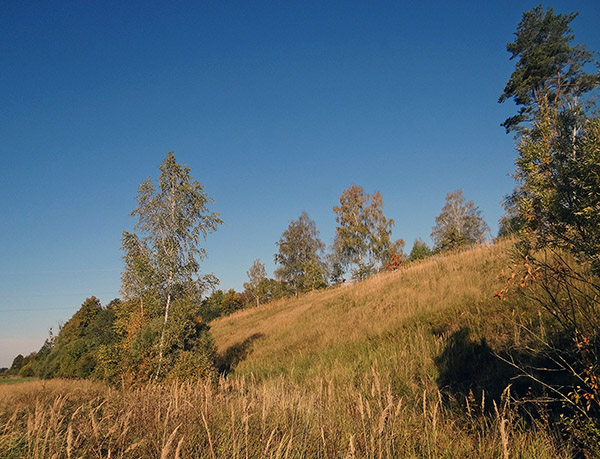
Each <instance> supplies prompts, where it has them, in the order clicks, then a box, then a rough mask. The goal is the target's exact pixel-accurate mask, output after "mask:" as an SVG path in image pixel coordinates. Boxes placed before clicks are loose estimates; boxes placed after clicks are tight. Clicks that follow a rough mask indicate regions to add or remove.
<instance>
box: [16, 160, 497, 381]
mask: <svg viewBox="0 0 600 459" xmlns="http://www.w3.org/2000/svg"><path fill="white" fill-rule="evenodd" d="M159 171H160V174H159V176H158V182H157V185H155V184H154V183H153V182H152V180H151V179H150V178H148V179H147V180H145V181H143V182H142V183H141V184H140V186H139V188H138V195H137V206H136V207H135V209H134V210H133V211H132V213H131V215H132V216H133V217H136V218H137V222H136V224H135V225H134V231H133V232H129V231H124V232H123V235H122V247H121V248H122V250H123V252H124V255H123V261H124V271H123V273H122V276H121V290H120V293H121V295H122V297H121V298H120V299H115V300H113V301H111V302H110V303H109V304H108V305H106V306H102V305H101V304H100V301H99V300H98V299H97V298H95V297H90V298H88V299H86V300H85V302H84V303H83V304H82V306H81V308H80V309H79V310H78V311H77V312H76V313H75V314H74V315H73V317H72V318H71V319H70V320H69V321H67V322H66V323H65V324H64V326H62V327H61V329H60V331H59V333H58V335H57V336H54V335H52V334H51V335H50V337H49V338H48V339H47V340H46V342H45V343H44V345H43V346H42V348H41V349H40V350H39V351H38V352H37V353H33V354H31V355H29V356H26V357H23V356H22V355H19V356H17V357H16V358H15V359H14V361H13V365H12V366H11V368H10V369H9V371H8V373H9V374H20V375H23V376H38V377H42V378H53V377H66V378H88V377H92V378H96V379H101V380H106V381H109V382H113V383H116V382H118V381H119V380H123V379H129V380H131V381H134V380H135V381H162V380H167V379H172V378H176V379H182V378H183V379H185V378H194V377H206V376H210V375H211V374H214V368H215V356H216V352H215V348H214V344H213V342H212V338H211V336H210V332H209V328H210V327H209V325H208V324H209V322H210V321H211V320H214V319H215V318H217V317H221V316H225V315H229V314H231V313H233V312H235V311H237V310H240V309H244V308H248V307H253V306H259V305H261V304H264V303H267V302H269V301H272V300H276V299H281V298H284V297H288V296H298V295H300V294H303V293H306V292H308V291H311V290H317V289H322V288H326V287H329V286H333V285H337V284H340V283H343V282H344V281H345V279H346V277H348V278H351V279H354V280H363V279H365V278H367V277H369V276H371V275H373V274H375V273H377V272H380V271H382V270H395V269H398V267H400V266H401V265H402V264H403V263H409V262H413V261H416V260H420V259H423V258H426V257H428V256H430V255H432V254H434V253H439V252H444V251H448V250H454V249H458V248H460V247H462V246H466V245H469V244H474V243H479V242H482V241H483V240H484V239H485V234H486V231H488V227H487V225H486V223H485V222H484V221H483V219H482V218H481V213H480V211H479V210H478V208H477V207H476V206H475V205H474V204H473V202H472V201H469V202H466V201H465V199H464V197H463V195H462V191H461V190H458V191H455V192H453V193H449V194H448V195H447V197H446V201H447V202H446V205H445V206H444V208H443V209H442V211H441V213H440V215H439V216H438V217H437V218H436V225H435V226H434V228H433V233H432V238H433V240H434V243H435V245H434V248H433V249H430V248H429V246H428V245H427V244H426V243H425V242H423V241H422V240H421V239H417V240H416V241H415V244H414V246H413V248H412V250H411V252H410V254H409V255H405V254H404V253H403V249H404V245H405V244H404V241H403V240H402V239H398V240H395V241H394V240H392V227H393V226H394V220H393V219H389V218H387V217H386V216H385V215H384V212H383V210H384V205H383V199H382V196H381V194H380V193H379V192H375V193H373V194H372V195H371V194H368V193H366V192H365V191H364V189H363V188H362V187H360V186H358V185H351V186H350V187H349V188H348V189H346V190H344V191H343V192H342V194H341V196H340V198H339V204H338V205H336V206H335V207H333V212H334V214H335V217H336V222H337V227H336V233H335V238H334V241H333V244H332V246H331V248H330V250H329V251H328V252H327V253H326V250H325V244H324V243H323V242H322V241H321V239H320V238H319V231H318V230H317V227H316V224H315V222H314V221H313V220H312V219H311V218H310V217H309V215H308V214H307V213H306V212H303V213H302V214H301V215H300V216H299V217H298V219H296V220H292V221H291V222H290V223H289V225H288V227H287V229H286V230H285V231H283V233H282V235H281V238H280V239H279V241H277V242H276V246H277V248H278V251H277V253H276V254H274V261H275V263H276V265H277V268H276V270H275V272H274V277H273V278H269V277H267V273H266V270H265V266H264V265H263V264H262V263H261V262H260V260H255V261H254V263H253V264H252V266H251V267H250V269H249V270H248V272H247V276H248V281H247V282H246V283H244V291H242V292H236V291H235V290H234V289H229V290H228V291H223V290H220V289H217V288H216V286H217V285H218V283H219V281H218V279H217V278H216V277H215V276H214V275H212V274H202V273H201V272H200V262H201V260H202V259H203V258H205V257H206V255H207V254H206V251H205V249H204V248H203V247H202V241H203V240H204V238H206V237H207V236H208V234H210V233H212V232H213V231H215V230H216V229H217V228H218V226H219V225H220V224H222V220H221V218H220V217H219V215H218V214H217V213H215V212H213V211H211V210H210V209H209V205H210V204H211V203H212V200H211V199H210V198H209V197H208V196H207V194H206V193H205V191H204V188H203V186H202V185H201V184H200V183H199V182H198V181H196V180H194V179H193V177H192V176H191V170H190V169H189V168H188V167H187V166H186V165H183V164H179V163H178V162H177V160H176V158H175V155H174V154H173V153H172V152H170V153H168V154H167V156H166V158H165V159H164V161H163V162H162V163H161V164H160V165H159Z"/></svg>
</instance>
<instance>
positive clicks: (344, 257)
mask: <svg viewBox="0 0 600 459" xmlns="http://www.w3.org/2000/svg"><path fill="white" fill-rule="evenodd" d="M333 211H334V212H335V214H336V222H337V224H338V225H337V227H336V230H335V231H336V232H335V242H334V252H335V253H336V255H337V259H338V260H339V263H340V264H341V265H342V266H345V267H346V268H348V269H350V270H351V271H352V274H353V276H354V277H356V278H359V279H362V278H364V277H366V276H368V275H369V274H371V273H373V272H374V271H375V270H378V269H380V268H382V267H383V266H384V265H385V264H386V263H388V262H389V261H390V258H391V255H392V254H394V255H395V254H397V253H400V254H401V253H402V249H403V247H404V241H402V240H401V239H400V240H398V241H395V242H392V240H391V235H392V227H393V226H394V220H392V219H387V218H386V217H385V215H384V214H383V199H382V197H381V193H379V192H378V191H377V192H375V193H374V194H373V195H369V194H368V193H365V191H364V189H363V188H362V187H360V186H358V185H352V186H350V187H349V188H348V189H346V190H344V191H343V192H342V195H341V196H340V199H339V205H338V206H335V207H334V208H333ZM334 264H335V263H334Z"/></svg>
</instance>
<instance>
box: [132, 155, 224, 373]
mask: <svg viewBox="0 0 600 459" xmlns="http://www.w3.org/2000/svg"><path fill="white" fill-rule="evenodd" d="M159 170H160V175H159V177H158V186H157V187H155V186H154V184H153V183H152V180H151V179H150V178H148V179H147V180H145V181H143V182H142V183H141V184H140V186H139V189H138V196H137V207H136V208H135V209H134V210H133V212H132V213H131V215H132V216H134V217H138V222H137V223H136V225H135V227H134V229H135V230H136V231H137V234H136V235H135V237H134V236H133V235H130V234H128V233H124V235H123V241H124V247H123V248H124V250H125V251H126V255H125V257H124V258H125V261H126V272H125V274H124V276H123V291H125V292H128V291H131V290H135V289H138V290H139V289H140V288H142V287H143V284H144V282H151V283H152V285H151V287H152V288H154V289H156V290H157V291H158V292H159V293H160V294H161V297H162V298H163V299H164V318H163V324H162V330H161V334H160V343H159V358H158V368H157V371H156V378H157V379H158V377H159V376H160V371H161V365H162V361H163V352H164V342H165V331H166V328H167V324H168V321H169V307H170V305H171V300H172V296H173V293H174V288H175V287H181V286H188V285H189V286H192V287H196V288H197V287H198V285H199V284H202V283H203V279H202V278H201V277H200V275H199V268H200V264H199V262H200V260H201V259H203V258H205V257H206V250H205V249H204V248H203V247H201V245H200V244H201V242H202V241H203V239H204V238H205V237H206V236H207V235H208V234H209V233H211V232H213V231H215V230H216V229H217V227H218V225H219V224H221V223H222V220H221V219H220V218H219V215H218V214H217V213H215V212H211V211H209V209H208V205H209V204H210V203H212V200H211V199H210V198H208V197H207V195H206V193H205V192H204V187H203V186H202V185H201V184H200V183H199V182H198V181H196V180H194V179H193V178H192V177H191V175H190V169H189V168H188V167H186V166H185V165H182V164H178V163H177V161H176V159H175V155H174V154H173V153H172V152H170V153H168V154H167V156H166V158H165V159H164V161H163V162H162V164H161V165H160V166H159Z"/></svg>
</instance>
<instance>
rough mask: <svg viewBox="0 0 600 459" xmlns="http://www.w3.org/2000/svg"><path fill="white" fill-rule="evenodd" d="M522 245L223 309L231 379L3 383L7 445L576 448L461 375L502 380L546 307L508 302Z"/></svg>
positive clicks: (12, 448)
mask: <svg viewBox="0 0 600 459" xmlns="http://www.w3.org/2000/svg"><path fill="white" fill-rule="evenodd" d="M509 249H510V243H509V242H502V243H499V244H496V245H493V246H490V247H481V248H476V249H473V250H471V251H468V252H464V253H460V254H455V255H451V256H447V257H443V258H437V259H430V260H426V261H423V262H421V263H418V264H413V265H410V266H408V267H406V268H404V269H401V270H399V271H398V272H395V273H386V274H381V275H378V276H375V277H373V278H371V279H369V280H367V281H365V282H362V283H359V284H356V285H353V286H348V287H339V288H332V289H328V290H325V291H320V292H313V293H309V294H307V295H303V296H301V297H298V298H293V299H289V300H285V301H278V302H273V303H270V304H267V305H264V306H261V307H259V308H256V309H250V310H247V311H242V312H239V313H236V314H234V315H232V316H229V317H226V318H222V319H219V320H217V321H215V322H213V323H212V332H213V334H214V337H215V340H216V343H217V346H218V349H219V352H220V355H221V362H220V365H221V367H222V368H223V369H226V370H228V374H227V376H226V377H221V378H220V379H219V381H218V382H216V383H210V382H203V383H195V384H192V383H186V384H173V385H171V386H144V387H140V388H135V389H133V388H122V389H119V390H116V389H109V388H106V387H105V386H103V385H101V384H95V383H91V382H89V381H60V380H54V381H38V382H33V383H29V384H23V385H16V386H3V387H0V452H1V453H0V457H32V458H33V457H40V458H41V457H66V458H70V457H113V458H115V457H165V458H166V457H207V458H216V457H227V458H234V457H239V458H248V457H253V458H254V457H256V458H262V457H282V458H283V457H286V458H292V457H296V458H301V457H315V458H334V457H352V458H358V457H361V458H362V457H373V458H381V457H388V458H392V457H432V458H439V457H447V458H454V457H465V458H468V457H472V458H481V457H486V458H488V457H490V458H491V457H500V458H501V457H509V456H511V457H512V456H514V457H536V458H537V457H539V458H550V457H568V455H569V451H568V450H567V449H561V448H560V447H558V446H557V442H556V441H555V439H554V437H553V436H552V435H551V433H550V430H549V428H548V426H547V425H543V424H536V423H533V424H524V423H522V422H521V421H520V420H519V419H518V417H517V416H516V414H515V411H514V409H513V408H512V407H511V404H510V400H509V398H508V397H506V396H504V397H502V396H500V392H501V391H502V390H503V389H504V383H505V382H504V381H499V383H500V384H501V386H500V387H501V389H500V391H499V392H497V393H496V395H488V396H487V397H486V396H485V393H481V391H479V392H478V391H477V390H476V391H475V393H470V392H469V391H468V389H469V388H470V386H469V385H468V384H466V385H464V384H463V385H461V383H465V381H466V382H469V381H471V380H473V381H477V382H478V383H479V385H478V386H476V389H477V388H485V387H493V384H490V382H496V383H498V381H490V380H489V379H491V378H488V379H486V374H487V373H488V372H492V377H493V371H492V370H494V368H496V367H495V363H494V362H493V361H492V357H493V356H492V357H490V355H491V353H490V349H491V347H492V348H499V347H501V346H505V345H507V343H509V344H510V343H514V342H515V341H517V340H518V339H519V336H518V327H514V326H513V325H511V323H512V321H514V320H515V318H516V317H517V316H518V315H519V314H531V313H530V312H527V311H525V312H523V308H522V307H520V308H519V309H517V308H516V305H514V304H511V303H510V302H501V301H499V300H498V299H496V298H494V293H495V292H496V291H497V290H499V289H500V287H501V286H502V285H501V281H500V280H499V278H498V274H499V272H500V271H501V269H502V268H504V267H505V266H506V265H507V264H508V263H509V252H510V250H509ZM517 311H519V312H518V313H517ZM483 337H485V338H486V342H485V343H484V342H482V341H480V339H481V338H483ZM482 355H483V357H482ZM463 380H464V381H463ZM461 390H463V391H464V393H466V394H467V395H468V396H467V397H464V396H463V395H464V394H463V393H462V392H461ZM505 395H506V393H505ZM493 397H495V398H496V399H495V400H493V401H492V400H491V398H493ZM491 407H492V409H490V408H491ZM483 413H487V414H485V415H484V414H483Z"/></svg>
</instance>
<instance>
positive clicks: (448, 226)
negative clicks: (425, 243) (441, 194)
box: [431, 190, 489, 251]
mask: <svg viewBox="0 0 600 459" xmlns="http://www.w3.org/2000/svg"><path fill="white" fill-rule="evenodd" d="M488 232H489V227H488V226H487V223H485V221H484V220H483V218H482V217H481V211H480V210H479V208H478V207H477V206H475V204H474V203H473V201H467V200H466V199H465V197H464V196H463V193H462V190H456V191H453V192H452V193H448V194H446V204H444V207H443V208H442V211H441V212H440V214H439V215H438V216H437V217H435V226H434V227H433V228H432V232H431V239H433V243H434V244H435V249H436V250H438V251H446V250H454V249H458V248H460V247H464V246H468V245H472V244H478V243H482V242H483V241H485V238H486V234H487V233H488Z"/></svg>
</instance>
